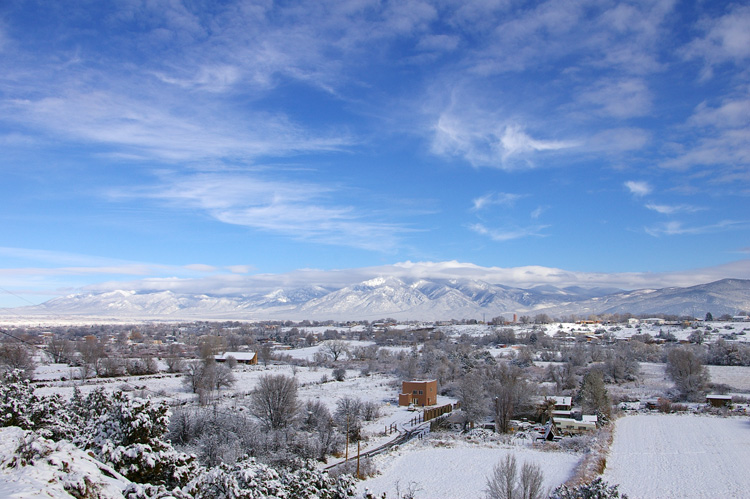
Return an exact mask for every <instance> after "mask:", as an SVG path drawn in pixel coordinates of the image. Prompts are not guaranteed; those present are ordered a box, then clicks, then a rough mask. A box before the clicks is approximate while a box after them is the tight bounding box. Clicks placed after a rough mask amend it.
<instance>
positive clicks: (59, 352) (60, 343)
mask: <svg viewBox="0 0 750 499" xmlns="http://www.w3.org/2000/svg"><path fill="white" fill-rule="evenodd" d="M73 351H74V349H73V344H72V343H71V342H70V340H66V339H65V338H60V337H59V336H53V337H52V339H51V340H49V343H47V352H48V353H49V354H50V355H51V356H52V362H54V363H55V364H61V363H69V362H70V357H71V356H72V355H73Z"/></svg>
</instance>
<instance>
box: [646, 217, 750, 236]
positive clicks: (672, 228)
mask: <svg viewBox="0 0 750 499" xmlns="http://www.w3.org/2000/svg"><path fill="white" fill-rule="evenodd" d="M749 226H750V222H747V221H739V220H722V221H719V222H716V223H714V224H709V225H699V226H692V227H690V226H686V225H685V224H684V223H682V222H678V221H672V222H665V223H661V224H657V225H653V226H651V227H646V228H645V231H646V233H647V234H649V235H651V236H654V237H659V236H683V235H688V236H695V235H700V234H711V233H716V232H723V231H727V230H737V229H747V228H748V227H749Z"/></svg>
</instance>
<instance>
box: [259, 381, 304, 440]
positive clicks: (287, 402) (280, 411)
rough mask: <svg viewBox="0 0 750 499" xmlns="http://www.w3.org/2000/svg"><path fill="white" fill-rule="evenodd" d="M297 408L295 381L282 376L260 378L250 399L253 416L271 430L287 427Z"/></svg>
mask: <svg viewBox="0 0 750 499" xmlns="http://www.w3.org/2000/svg"><path fill="white" fill-rule="evenodd" d="M297 407H298V403H297V380H295V379H294V378H292V377H289V376H284V375H283V374H280V375H266V376H262V377H261V378H260V382H259V383H258V386H257V387H256V388H255V390H254V391H253V393H252V397H251V399H250V410H251V412H252V413H253V415H255V416H256V417H257V418H258V419H260V420H261V421H262V422H263V424H264V425H265V426H266V427H267V428H269V429H272V430H278V429H281V428H285V427H287V426H289V425H290V424H291V423H292V422H293V420H294V417H295V414H296V412H297Z"/></svg>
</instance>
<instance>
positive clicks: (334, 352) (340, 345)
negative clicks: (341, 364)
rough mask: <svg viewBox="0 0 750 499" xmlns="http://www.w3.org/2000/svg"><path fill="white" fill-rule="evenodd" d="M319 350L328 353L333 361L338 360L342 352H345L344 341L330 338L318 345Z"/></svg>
mask: <svg viewBox="0 0 750 499" xmlns="http://www.w3.org/2000/svg"><path fill="white" fill-rule="evenodd" d="M320 351H321V352H323V353H324V354H326V355H328V356H329V357H331V358H332V359H333V361H334V362H336V361H337V360H339V357H341V356H342V355H343V354H345V353H347V346H346V343H345V342H343V341H341V340H330V341H326V342H325V343H323V346H321V347H320Z"/></svg>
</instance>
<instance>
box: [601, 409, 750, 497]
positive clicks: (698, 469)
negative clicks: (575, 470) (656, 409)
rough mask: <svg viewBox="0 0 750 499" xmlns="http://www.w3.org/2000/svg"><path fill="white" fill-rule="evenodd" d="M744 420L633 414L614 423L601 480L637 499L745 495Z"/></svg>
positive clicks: (747, 443) (748, 432)
mask: <svg viewBox="0 0 750 499" xmlns="http://www.w3.org/2000/svg"><path fill="white" fill-rule="evenodd" d="M748 463H750V418H746V417H734V418H718V417H711V416H697V415H689V414H686V415H665V414H660V415H656V414H653V415H652V414H639V415H635V416H627V417H624V418H621V419H619V420H618V421H617V423H616V427H615V433H614V442H613V444H612V447H611V449H610V454H609V457H608V459H607V468H606V470H605V472H604V479H605V480H607V481H608V482H610V483H613V484H614V483H618V484H620V492H622V493H626V494H628V496H629V497H630V498H631V499H638V498H653V497H659V498H683V499H698V498H716V497H721V498H730V497H732V498H734V497H736V498H740V497H742V498H744V497H748V496H749V494H750V473H748Z"/></svg>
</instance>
